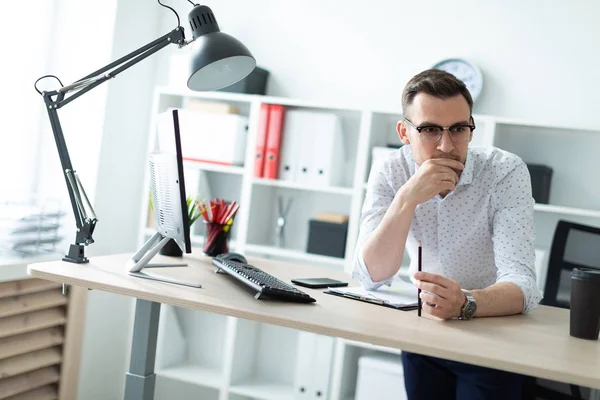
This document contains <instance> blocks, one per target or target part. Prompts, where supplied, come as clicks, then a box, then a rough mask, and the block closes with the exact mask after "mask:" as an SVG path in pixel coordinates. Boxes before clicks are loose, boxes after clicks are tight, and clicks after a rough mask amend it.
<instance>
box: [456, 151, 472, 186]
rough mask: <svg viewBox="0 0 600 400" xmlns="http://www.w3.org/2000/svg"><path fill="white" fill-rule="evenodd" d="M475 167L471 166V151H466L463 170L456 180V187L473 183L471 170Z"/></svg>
mask: <svg viewBox="0 0 600 400" xmlns="http://www.w3.org/2000/svg"><path fill="white" fill-rule="evenodd" d="M474 168H475V166H474V165H473V155H472V152H471V149H469V150H468V151H467V160H466V161H465V168H464V169H463V171H462V174H460V179H459V180H458V185H459V186H460V185H468V184H470V183H471V182H473V169H474Z"/></svg>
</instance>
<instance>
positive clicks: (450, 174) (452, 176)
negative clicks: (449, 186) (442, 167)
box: [437, 170, 458, 185]
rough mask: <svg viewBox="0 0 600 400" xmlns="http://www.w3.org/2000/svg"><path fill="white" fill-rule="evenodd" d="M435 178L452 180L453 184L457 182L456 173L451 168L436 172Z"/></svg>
mask: <svg viewBox="0 0 600 400" xmlns="http://www.w3.org/2000/svg"><path fill="white" fill-rule="evenodd" d="M437 178H438V179H439V180H441V181H448V182H452V183H453V184H455V185H456V184H457V183H458V175H457V174H456V172H454V171H452V170H446V171H441V172H440V173H438V175H437Z"/></svg>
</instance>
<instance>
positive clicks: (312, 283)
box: [292, 278, 348, 289]
mask: <svg viewBox="0 0 600 400" xmlns="http://www.w3.org/2000/svg"><path fill="white" fill-rule="evenodd" d="M292 283H294V284H296V285H298V286H304V287H307V288H311V289H319V288H328V287H340V286H348V282H342V281H338V280H335V279H329V278H298V279H292Z"/></svg>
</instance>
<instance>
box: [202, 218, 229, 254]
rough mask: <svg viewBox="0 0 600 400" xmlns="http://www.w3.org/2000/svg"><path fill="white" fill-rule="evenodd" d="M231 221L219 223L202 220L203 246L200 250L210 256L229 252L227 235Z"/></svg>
mask: <svg viewBox="0 0 600 400" xmlns="http://www.w3.org/2000/svg"><path fill="white" fill-rule="evenodd" d="M232 223H233V221H232V222H231V223H229V224H219V223H217V222H209V221H204V247H203V249H202V251H203V252H204V254H206V255H207V256H210V257H214V256H216V255H218V254H221V253H228V252H229V235H230V234H231V227H232Z"/></svg>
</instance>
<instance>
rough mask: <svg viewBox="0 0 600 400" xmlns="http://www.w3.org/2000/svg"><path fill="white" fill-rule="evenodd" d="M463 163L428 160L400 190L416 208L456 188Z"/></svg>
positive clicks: (438, 159) (446, 160)
mask: <svg viewBox="0 0 600 400" xmlns="http://www.w3.org/2000/svg"><path fill="white" fill-rule="evenodd" d="M464 168H465V166H464V165H463V163H461V162H460V161H457V160H453V159H450V158H432V159H429V160H426V161H425V162H424V163H423V164H422V165H421V166H420V167H419V169H418V170H417V172H416V173H415V174H414V175H413V176H411V177H410V179H409V180H408V181H407V182H406V183H405V184H404V186H402V188H401V189H400V190H401V191H402V193H403V196H404V198H405V199H406V200H408V201H409V202H410V203H411V204H414V205H415V206H416V205H418V204H421V203H425V202H426V201H428V200H429V199H431V198H432V197H433V196H435V195H436V194H438V193H448V192H450V191H452V190H454V188H455V187H456V184H457V183H458V174H457V172H456V171H462V170H463V169H464Z"/></svg>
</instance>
